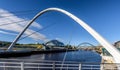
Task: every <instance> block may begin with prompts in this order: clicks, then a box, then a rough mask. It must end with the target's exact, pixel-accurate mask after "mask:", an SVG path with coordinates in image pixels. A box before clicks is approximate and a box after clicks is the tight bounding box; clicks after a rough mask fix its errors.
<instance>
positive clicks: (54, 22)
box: [0, 0, 120, 45]
mask: <svg viewBox="0 0 120 70" xmlns="http://www.w3.org/2000/svg"><path fill="white" fill-rule="evenodd" d="M50 7H57V8H61V9H64V10H66V11H68V12H71V13H72V14H74V15H76V16H77V17H79V18H80V19H82V20H83V21H84V22H86V23H87V24H88V25H90V26H91V27H92V28H93V29H95V30H96V31H97V32H98V33H99V34H101V35H102V36H103V37H104V38H105V39H106V40H108V41H109V42H110V43H113V42H115V41H118V40H120V1H119V0H36V1H35V0H11V1H10V0H1V2H0V9H2V10H4V11H8V12H9V14H12V15H14V17H17V18H19V20H26V21H29V20H30V19H31V18H32V17H33V16H34V15H36V14H37V13H38V12H39V11H42V10H44V9H46V8H50ZM26 10H34V11H31V12H23V13H24V14H18V13H15V12H14V11H26ZM26 13H27V14H26ZM7 14H8V13H7ZM0 15H1V13H0ZM11 17H13V16H11ZM10 19H12V18H10ZM10 19H9V20H10ZM2 20H3V19H1V21H2ZM4 20H6V21H7V20H8V19H7V18H6V19H4ZM14 21H15V20H14ZM10 22H13V21H10ZM5 23H7V22H5ZM0 24H3V22H1V23H0ZM25 24H26V23H21V26H22V27H21V28H23V27H24V25H25ZM49 25H50V26H49ZM46 26H49V27H48V28H46ZM11 28H13V27H11ZM39 29H41V30H40V31H39V33H38V34H37V35H38V36H37V37H40V36H41V37H40V38H41V39H39V40H36V38H37V37H35V35H34V36H32V37H29V38H26V39H24V40H21V41H19V42H20V43H35V42H36V41H38V42H40V43H43V42H45V40H52V39H58V40H60V41H62V42H64V43H65V44H67V43H69V42H70V43H71V44H72V45H78V44H79V43H82V42H89V43H92V44H94V45H97V44H99V43H98V42H97V41H96V40H95V39H94V38H93V37H92V36H91V35H90V34H89V33H88V32H86V31H85V30H84V29H83V28H82V27H81V26H79V25H78V24H77V23H76V22H75V21H73V20H72V19H70V18H69V17H68V16H66V15H64V14H62V13H59V12H54V11H53V12H48V13H45V14H43V15H42V16H40V17H39V18H38V19H37V20H36V22H35V23H34V24H33V25H32V26H31V27H30V28H29V30H28V32H31V33H32V32H34V31H37V30H39ZM15 30H17V29H15ZM15 30H14V29H13V30H9V29H8V30H6V29H4V27H3V28H2V27H0V32H1V33H0V40H3V41H13V40H14V38H15V37H16V34H17V33H18V32H19V31H20V30H18V31H15ZM5 32H6V33H5ZM7 33H9V34H7ZM10 33H12V34H10ZM28 34H30V33H27V32H26V34H24V35H28ZM39 34H41V35H39ZM33 38H34V39H33Z"/></svg>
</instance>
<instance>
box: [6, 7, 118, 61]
mask: <svg viewBox="0 0 120 70" xmlns="http://www.w3.org/2000/svg"><path fill="white" fill-rule="evenodd" d="M48 11H58V12H62V13H64V14H66V15H67V16H69V17H70V18H72V19H73V20H74V21H76V22H77V23H78V24H80V25H81V26H82V27H83V28H84V29H85V30H86V31H88V32H89V33H90V34H91V35H92V36H93V37H94V38H95V39H96V40H97V41H98V42H99V43H100V44H101V45H102V46H103V47H104V48H105V49H106V50H107V51H108V52H109V53H110V54H111V55H112V56H113V58H114V60H115V61H116V63H120V52H119V51H118V50H117V49H116V48H115V47H114V46H113V45H111V44H110V43H109V42H107V41H106V40H105V39H104V38H103V37H102V36H101V35H100V34H98V33H97V32H96V31H95V30H94V29H92V28H91V27H90V26H89V25H87V24H86V23H85V22H83V21H82V20H81V19H79V18H78V17H76V16H75V15H73V14H71V13H69V12H67V11H65V10H63V9H60V8H47V9H45V10H43V11H41V12H39V13H38V14H37V15H36V16H35V17H34V18H33V19H32V20H31V21H30V22H29V23H28V24H27V25H26V26H25V28H24V29H23V30H22V31H21V32H20V33H19V34H18V35H17V37H16V38H15V40H14V41H13V42H12V44H11V45H10V46H9V47H8V51H10V50H12V48H13V46H14V45H15V43H16V42H17V41H18V39H19V38H20V37H21V35H22V34H23V33H24V32H25V30H26V29H27V28H28V27H29V26H30V25H31V24H32V22H34V21H35V20H36V19H37V18H38V17H39V16H40V15H42V14H44V13H45V12H48Z"/></svg>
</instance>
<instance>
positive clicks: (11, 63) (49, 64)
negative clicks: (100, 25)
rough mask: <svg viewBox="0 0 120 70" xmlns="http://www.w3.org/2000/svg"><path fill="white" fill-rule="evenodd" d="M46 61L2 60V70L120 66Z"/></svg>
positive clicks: (114, 68)
mask: <svg viewBox="0 0 120 70" xmlns="http://www.w3.org/2000/svg"><path fill="white" fill-rule="evenodd" d="M62 63H63V62H61V61H45V60H22V61H21V60H13V59H12V60H7V59H5V60H1V59H0V70H118V69H117V67H118V66H119V67H120V64H117V66H116V64H100V63H78V62H71V61H66V62H64V63H63V64H62Z"/></svg>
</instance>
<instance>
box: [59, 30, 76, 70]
mask: <svg viewBox="0 0 120 70" xmlns="http://www.w3.org/2000/svg"><path fill="white" fill-rule="evenodd" d="M74 31H75V28H74V30H73V31H72V32H71V33H72V34H71V36H70V40H69V42H68V48H69V44H70V43H71V41H72V38H73V32H74ZM67 51H68V49H66V52H65V55H64V57H63V60H62V64H61V68H60V70H62V68H63V64H64V62H65V59H66V56H67Z"/></svg>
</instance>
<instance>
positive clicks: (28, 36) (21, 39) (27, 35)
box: [18, 23, 57, 41]
mask: <svg viewBox="0 0 120 70" xmlns="http://www.w3.org/2000/svg"><path fill="white" fill-rule="evenodd" d="M53 24H54V25H55V24H57V23H52V24H49V25H47V26H46V27H44V28H43V29H39V30H37V31H35V32H32V33H31V34H29V35H27V36H25V37H22V38H21V39H19V40H18V41H20V40H23V39H25V38H27V37H29V36H31V35H33V34H35V33H37V32H39V31H42V30H45V29H47V28H49V27H51V26H53Z"/></svg>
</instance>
